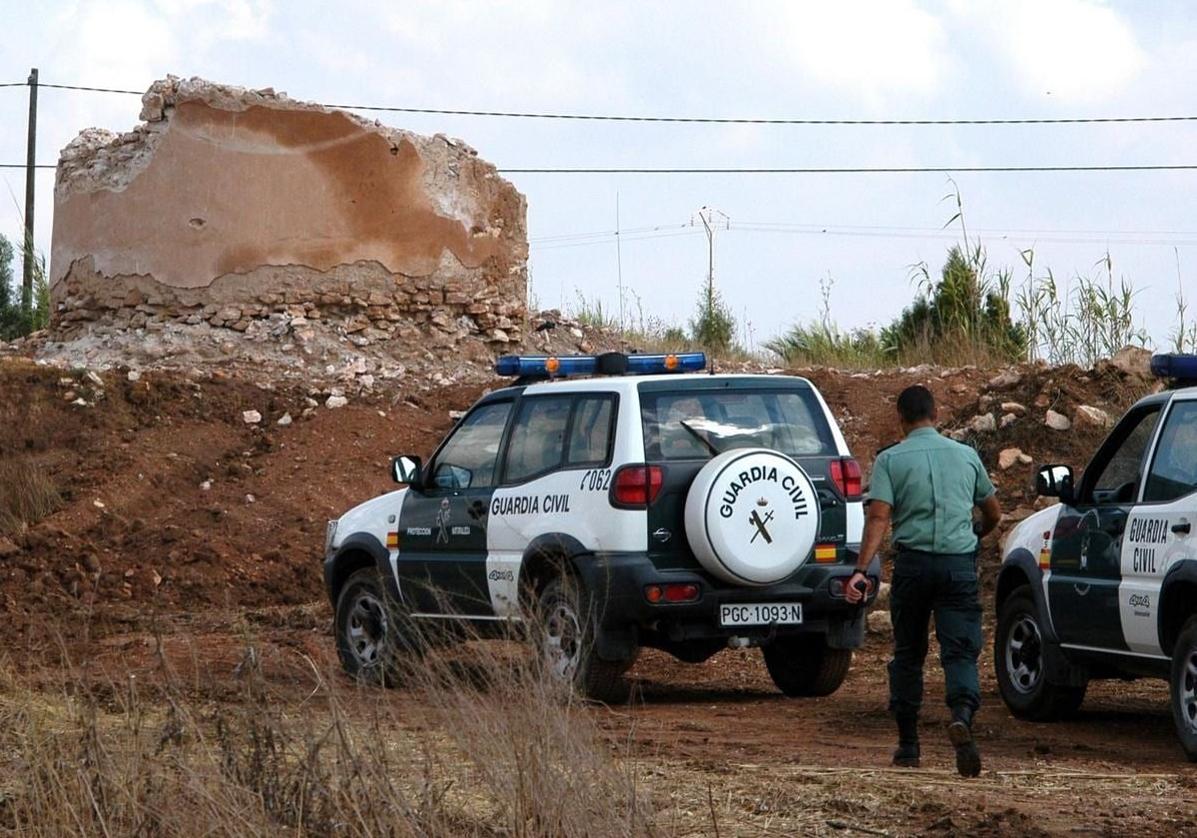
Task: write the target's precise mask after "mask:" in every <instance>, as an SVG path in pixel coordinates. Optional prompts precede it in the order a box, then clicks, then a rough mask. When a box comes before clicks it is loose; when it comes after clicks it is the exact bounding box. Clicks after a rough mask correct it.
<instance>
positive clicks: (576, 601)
mask: <svg viewBox="0 0 1197 838" xmlns="http://www.w3.org/2000/svg"><path fill="white" fill-rule="evenodd" d="M589 603H590V598H589V597H587V596H586V595H585V592H584V591H583V589H582V587H581V585H580V584H579V583H578V582H577V581H576V580H574V579H573V578H572V577H570V576H559V577H557V578H556V579H554V580H553V581H551V582H549V584H548V585H546V586H545V588H544V590H543V591H542V592H541V594H540V598H539V601H538V602H537V645H538V651H539V654H540V656H541V660H542V663H543V665H544V667H545V673H546V674H547V676H548V677H549V678H550V679H551V680H552V681H554V682H555V683H557V684H558V685H560V686H563V687H565V688H566V689H569V690H574V691H576V692H577V693H578V694H579V695H581V696H583V697H585V698H590V699H594V700H596V701H603V702H607V703H609V704H614V703H618V702H621V701H624V700H626V699H627V696H628V684H627V681H626V679H625V678H624V677H623V676H624V673H626V672H627V671H628V669H630V668H631V666H632V664H633V663H634V662H635V659H634V658H633V659H632V660H626V661H608V660H603V659H602V658H600V657H599V654H598V649H597V648H595V629H594V615H593V613H591V609H590V607H589Z"/></svg>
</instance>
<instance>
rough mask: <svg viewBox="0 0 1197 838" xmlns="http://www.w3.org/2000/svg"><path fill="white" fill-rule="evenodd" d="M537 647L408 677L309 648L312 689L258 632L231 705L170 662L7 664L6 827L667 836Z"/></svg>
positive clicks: (166, 832) (621, 759)
mask: <svg viewBox="0 0 1197 838" xmlns="http://www.w3.org/2000/svg"><path fill="white" fill-rule="evenodd" d="M527 652H528V650H527V648H526V647H520V646H518V645H516V644H514V643H507V644H502V643H500V644H494V643H467V644H465V645H462V646H455V647H452V648H450V649H445V650H443V651H441V652H438V653H435V654H430V655H429V656H427V657H425V658H423V659H422V660H420V661H419V662H418V663H417V664H416V665H414V666H412V667H410V668H408V669H407V670H406V671H405V678H404V682H403V684H402V685H401V686H400V687H399V688H398V689H395V690H383V689H379V688H370V687H359V686H357V685H355V684H351V683H350V682H348V680H347V679H345V678H344V677H342V676H340V675H339V674H338V673H329V672H323V671H321V670H320V668H319V667H318V666H317V665H316V664H315V663H313V662H311V661H310V660H307V661H306V663H307V669H308V671H309V673H310V679H311V683H310V691H309V690H308V689H307V688H301V689H299V690H296V688H295V685H294V684H289V685H287V686H286V688H283V689H280V688H279V686H278V685H277V684H276V683H272V682H271V680H270V679H269V678H267V677H265V676H264V675H263V673H262V671H261V668H260V663H259V657H258V654H257V652H256V651H255V649H254V647H253V646H250V647H248V648H247V650H246V653H245V657H244V659H243V661H242V663H241V665H240V666H239V667H238V668H237V669H238V672H237V676H236V678H237V681H238V683H239V690H240V693H241V694H240V695H239V696H237V697H236V699H235V700H233V701H228V702H221V703H218V704H213V703H212V702H210V701H205V700H203V699H200V698H195V697H192V696H193V694H192V693H190V692H189V691H188V690H187V689H186V687H185V685H184V681H185V679H181V678H179V677H177V676H175V675H174V674H173V673H172V672H171V671H170V670H169V667H168V666H167V664H166V662H165V660H162V661H160V664H159V672H158V673H156V674H155V675H154V677H153V678H151V679H145V678H144V677H143V678H142V679H138V678H136V677H133V676H131V675H130V674H129V673H117V674H115V675H108V676H106V677H102V678H97V677H95V676H94V675H89V674H88V673H86V672H80V671H79V670H78V669H76V668H72V667H69V666H66V665H64V667H63V670H62V672H63V685H62V689H61V692H55V693H49V694H48V693H45V692H39V691H34V690H31V689H28V688H25V687H22V686H21V685H20V683H19V680H18V679H17V678H15V677H14V676H12V675H11V673H3V677H0V753H3V755H4V759H3V763H4V764H6V765H7V766H8V767H7V769H0V830H12V831H15V832H18V833H21V834H28V835H35V836H36V835H45V836H62V835H77V836H95V835H112V836H115V835H154V836H175V835H178V836H182V835H195V834H205V835H237V836H243V835H277V834H282V833H287V834H292V835H304V836H332V835H369V836H375V835H377V836H425V835H437V836H440V835H462V836H492V835H504V836H526V837H527V838H533V837H534V836H558V835H597V836H608V835H609V836H627V835H653V834H662V830H660V829H658V828H656V827H655V826H654V824H653V816H652V813H651V809H650V807H649V801H648V800H647V799H646V797H645V796H644V794H643V791H642V790H641V789H640V788H639V787H638V780H637V778H636V776H635V774H634V773H633V771H632V769H631V768H630V766H632V765H633V764H634V763H633V761H631V760H630V759H625V757H627V756H628V754H627V752H626V750H624V749H623V748H618V747H617V748H613V747H612V745H611V744H610V742H609V741H608V739H607V738H606V737H604V735H603V734H602V732H601V731H600V730H599V728H598V726H597V724H596V721H595V715H594V713H592V712H591V711H589V710H588V709H587V708H585V707H583V706H581V705H580V704H578V703H577V702H574V701H571V700H570V699H569V698H568V697H567V696H564V695H562V694H561V693H560V692H559V691H558V688H557V687H555V686H554V685H553V684H552V682H551V681H550V680H549V679H547V678H545V677H543V673H542V672H540V670H539V667H538V666H537V665H536V664H535V661H536V658H535V656H530V655H529V654H528V653H527ZM305 660H306V659H305ZM146 680H148V681H149V682H151V683H145V684H142V681H146ZM297 696H298V697H297Z"/></svg>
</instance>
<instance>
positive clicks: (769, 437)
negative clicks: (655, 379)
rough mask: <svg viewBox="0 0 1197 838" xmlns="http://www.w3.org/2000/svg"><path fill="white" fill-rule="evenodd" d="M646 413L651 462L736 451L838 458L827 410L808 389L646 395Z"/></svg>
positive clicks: (643, 399) (642, 409)
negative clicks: (833, 456)
mask: <svg viewBox="0 0 1197 838" xmlns="http://www.w3.org/2000/svg"><path fill="white" fill-rule="evenodd" d="M640 414H641V420H642V422H643V424H644V454H645V457H646V458H647V459H648V460H650V461H654V460H694V459H709V458H710V457H712V456H714V455H715V454H717V453H721V452H723V451H728V450H730V449H733V448H772V449H774V450H776V451H781V452H782V453H784V454H788V455H790V456H792V457H809V456H819V455H830V454H834V453H835V442H834V440H833V439H832V436H831V428H830V427H829V426H828V424H827V419H826V418H825V417H824V415H823V410H822V408H821V407H820V405H819V403H818V401H817V400H816V399H815V396H814V393H813V392H812V391H810V390H806V389H801V390H799V389H787V390H717V391H716V390H708V391H694V390H690V391H678V392H649V393H641V395H640Z"/></svg>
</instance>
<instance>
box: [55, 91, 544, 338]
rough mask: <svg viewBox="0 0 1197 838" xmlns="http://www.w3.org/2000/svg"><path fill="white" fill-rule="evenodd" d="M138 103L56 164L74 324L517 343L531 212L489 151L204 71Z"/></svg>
mask: <svg viewBox="0 0 1197 838" xmlns="http://www.w3.org/2000/svg"><path fill="white" fill-rule="evenodd" d="M142 101H143V104H144V107H143V109H142V119H143V120H145V121H144V122H143V123H142V124H141V125H139V126H137V128H135V129H134V130H133V131H131V132H129V133H126V134H121V135H116V134H111V133H109V132H106V131H100V130H97V129H89V130H87V131H84V132H83V133H81V134H80V135H79V136H78V137H77V138H76V139H75V140H74V141H73V142H72V143H71V144H70V145H68V146H67V147H66V148H65V149H64V150H63V152H62V155H61V158H60V160H59V166H58V177H57V181H56V186H55V206H54V233H53V243H52V251H51V263H50V270H51V276H50V282H51V286H50V288H51V298H52V303H53V324H54V328H55V330H57V331H58V332H60V333H65V334H67V335H69V334H71V333H72V332H77V331H80V330H89V329H95V328H97V327H108V328H116V329H129V328H133V329H138V328H146V329H161V328H163V327H164V325H166V324H169V323H172V322H174V323H184V324H191V325H196V324H208V325H209V326H212V327H218V328H227V329H233V330H237V331H242V332H245V331H262V330H267V331H269V330H273V331H279V330H281V331H284V332H287V333H289V334H294V335H296V336H298V337H299V339H300V340H302V339H303V337H304V332H305V330H310V329H312V328H314V327H316V326H317V325H318V324H326V325H327V324H329V323H335V324H336V327H337V329H338V331H342V332H343V333H345V334H348V335H349V336H351V339H352V340H353V341H354V342H355V343H357V344H359V345H362V344H363V343H368V342H373V341H384V340H389V339H394V338H409V339H412V340H415V339H417V338H418V337H419V336H420V335H421V334H427V333H430V332H431V333H439V335H440V336H441V337H448V338H449V339H450V340H452V339H453V338H454V337H457V338H460V337H464V336H466V335H476V336H478V337H481V338H483V339H485V340H489V341H496V342H507V341H509V340H518V339H519V338H520V336H521V330H522V328H523V323H524V319H525V317H526V311H525V299H526V283H527V253H528V247H527V236H526V226H525V212H526V204H525V201H524V198H523V196H522V195H521V194H520V193H519V192H518V191H516V189H515V188H514V187H513V186H512V185H511V184H510V183H508V182H507V181H506V180H504V179H502V178H501V177H499V175H498V174H497V173H496V171H495V168H494V167H493V166H492V165H491V164H489V163H487V162H485V161H483V160H481V159H479V158H478V156H477V153H476V152H475V151H474V150H473V149H471V148H469V147H468V146H466V145H465V144H463V143H461V142H460V141H456V140H451V139H448V138H446V137H443V136H441V135H437V136H435V137H423V136H419V135H416V134H412V133H409V132H406V131H401V130H397V129H393V128H388V127H386V126H383V125H381V124H379V123H378V122H371V121H367V120H364V119H362V118H360V117H357V116H355V115H352V114H348V113H345V112H341V111H332V110H328V109H326V108H323V107H320V106H318V105H312V104H307V103H302V102H296V101H293V100H291V99H288V98H287V97H286V95H285V94H276V93H274V92H273V91H271V90H263V91H246V90H242V89H240V88H233V87H226V86H221V85H215V84H211V83H209V82H205V81H202V80H199V79H191V80H186V81H181V80H178V79H175V78H173V77H168V78H167V79H166V80H164V81H159V82H155V84H154V85H153V86H152V87H151V88H150V90H149V92H147V93H146V95H145V96H144V97H143V100H142Z"/></svg>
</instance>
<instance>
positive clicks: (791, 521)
mask: <svg viewBox="0 0 1197 838" xmlns="http://www.w3.org/2000/svg"><path fill="white" fill-rule="evenodd" d="M818 533H819V496H818V494H816V492H815V487H814V484H812V483H811V479H810V477H808V476H807V474H806V472H805V471H803V469H802V466H800V465H798V463H796V462H795V461H794V460H793V459H791V458H790V457H787V456H786V455H785V454H782V453H780V452H778V451H773V450H770V449H768V448H740V449H736V450H734V451H725V452H723V453H722V454H720V455H718V456H717V457H715V458H714V459H713V460H711V461H710V462H709V463H707V464H706V465H705V466H703V468H702V470H701V471H699V472H698V476H697V477H695V478H694V483H692V484H691V486H690V492H689V494H688V495H687V496H686V538H687V540H688V541H689V542H690V549H691V550H693V551H694V555H695V556H696V557H697V558H698V560H699V562H701V563H702V566H703V567H704V568H706V569H707V570H708V571H710V572H711V573H712V574H714V575H715V576H717V577H719V578H720V579H722V580H724V581H726V582H731V583H732V584H737V585H771V584H773V583H774V582H780V581H781V580H782V579H785V578H786V577H787V576H789V575H790V574H791V573H793V572H794V571H795V570H797V569H798V568H799V567H800V566H801V565H802V563H803V562H805V561H806V559H807V557H808V556H809V555H810V552H811V548H813V547H814V544H815V538H816V536H817V535H818Z"/></svg>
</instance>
